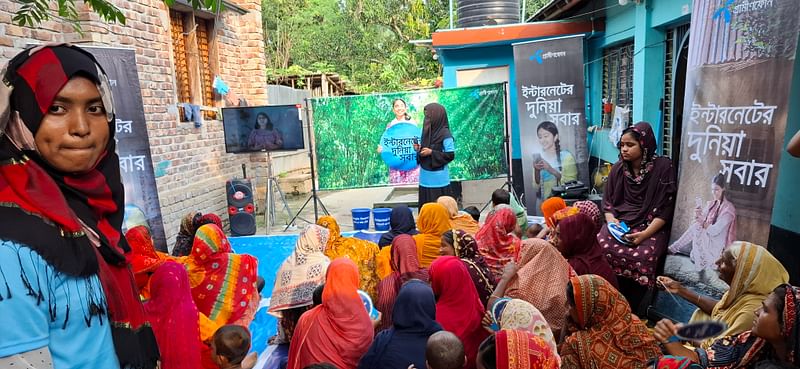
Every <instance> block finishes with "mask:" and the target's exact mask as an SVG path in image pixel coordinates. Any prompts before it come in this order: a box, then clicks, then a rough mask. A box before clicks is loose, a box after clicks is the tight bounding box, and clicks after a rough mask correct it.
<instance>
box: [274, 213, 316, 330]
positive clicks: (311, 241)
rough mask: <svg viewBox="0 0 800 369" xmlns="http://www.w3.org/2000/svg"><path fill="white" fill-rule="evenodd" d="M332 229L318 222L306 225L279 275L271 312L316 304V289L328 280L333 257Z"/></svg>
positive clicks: (277, 312) (276, 279)
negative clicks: (329, 246) (329, 251)
mask: <svg viewBox="0 0 800 369" xmlns="http://www.w3.org/2000/svg"><path fill="white" fill-rule="evenodd" d="M327 244H328V230H327V229H325V228H322V227H320V226H318V225H313V224H311V225H308V226H306V228H305V230H303V233H301V234H300V237H299V238H298V239H297V243H295V245H294V251H292V254H291V255H289V257H287V258H286V260H284V261H283V264H281V267H280V268H279V269H278V273H277V274H276V275H275V276H276V278H275V287H274V288H273V289H272V298H271V299H270V306H269V313H270V314H272V315H275V316H278V317H280V316H281V315H282V314H281V312H282V311H284V310H288V309H294V308H297V307H302V306H308V305H311V303H312V297H313V294H314V289H315V288H317V286H319V285H320V284H322V283H323V282H325V272H326V271H327V270H328V264H330V260H329V259H328V257H327V256H325V254H324V251H325V246H326V245H327Z"/></svg>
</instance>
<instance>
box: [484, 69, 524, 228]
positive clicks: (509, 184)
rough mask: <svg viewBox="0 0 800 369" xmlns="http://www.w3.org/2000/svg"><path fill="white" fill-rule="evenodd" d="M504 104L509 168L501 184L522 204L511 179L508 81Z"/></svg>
mask: <svg viewBox="0 0 800 369" xmlns="http://www.w3.org/2000/svg"><path fill="white" fill-rule="evenodd" d="M503 105H504V107H505V108H504V109H503V122H504V124H503V128H504V129H505V132H504V133H503V134H504V136H503V146H504V147H503V148H504V149H505V151H506V152H505V154H506V165H508V167H507V169H508V170H506V183H503V185H502V186H500V188H506V187H508V193H509V194H511V196H514V199H515V200H517V203H518V204H520V205H522V204H523V203H522V201H521V199H520V197H519V196H517V192H516V191H515V190H514V185H513V183H512V181H511V174H512V173H511V167H512V165H511V134H510V132H511V128H509V126H510V122H509V120H508V82H506V83H503ZM491 203H492V200H491V199H490V200H489V201H488V202H487V203H486V204H484V205H483V207H482V208H481V213H483V211H484V210H486V208H487V207H488V206H489V204H491Z"/></svg>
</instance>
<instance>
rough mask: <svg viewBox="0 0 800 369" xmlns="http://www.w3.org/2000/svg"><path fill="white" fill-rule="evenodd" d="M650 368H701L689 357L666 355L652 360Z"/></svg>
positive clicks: (701, 368)
mask: <svg viewBox="0 0 800 369" xmlns="http://www.w3.org/2000/svg"><path fill="white" fill-rule="evenodd" d="M651 368H652V369H703V367H701V366H700V364H697V363H695V362H693V361H692V360H690V359H689V358H686V357H682V356H672V355H666V356H664V357H661V358H659V359H658V360H654V361H653V365H652V366H651Z"/></svg>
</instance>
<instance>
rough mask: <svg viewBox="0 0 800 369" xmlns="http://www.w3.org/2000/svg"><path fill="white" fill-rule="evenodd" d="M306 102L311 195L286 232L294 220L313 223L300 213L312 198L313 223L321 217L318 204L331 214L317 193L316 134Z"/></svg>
mask: <svg viewBox="0 0 800 369" xmlns="http://www.w3.org/2000/svg"><path fill="white" fill-rule="evenodd" d="M305 103H306V121H307V122H308V125H307V126H306V129H307V131H308V158H309V161H310V162H311V196H309V197H308V199H306V202H304V203H303V206H301V207H300V210H298V211H297V214H295V215H294V217H292V219H291V220H290V221H289V222H288V223H286V228H284V229H283V231H284V232H286V230H288V229H289V227H290V226H291V225H293V224H294V221H295V220H297V219H298V218H300V219H302V220H303V221H305V222H306V223H312V222H310V221H308V220H306V219H303V218H302V217H300V213H302V212H303V209H305V208H306V206H308V203H309V202H311V200H312V199H313V200H314V222H313V223H316V222H317V220H318V219H319V210H318V206H319V207H321V208H322V211H323V212H325V215H330V213H329V212H328V209H326V208H325V204H323V203H322V199H320V198H319V196H318V195H317V176H316V170H315V168H314V134H313V133H312V131H311V124H312V123H311V117H312V114H311V104H310V103H309V101H308V99H305ZM313 223H312V224H313Z"/></svg>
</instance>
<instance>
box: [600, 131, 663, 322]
mask: <svg viewBox="0 0 800 369" xmlns="http://www.w3.org/2000/svg"><path fill="white" fill-rule="evenodd" d="M619 145H620V160H619V161H618V162H617V163H616V164H614V166H613V167H612V168H611V173H610V174H609V176H608V183H607V184H606V188H605V192H604V194H603V206H602V210H603V212H604V213H605V218H606V222H607V223H609V224H611V223H617V224H619V223H620V222H625V223H626V224H627V225H628V226H629V227H630V229H631V231H630V233H629V234H627V235H626V236H625V237H626V239H627V243H628V244H627V245H626V244H625V243H622V242H619V241H617V239H615V238H614V237H613V236H612V235H611V233H609V231H608V227H603V228H602V229H601V230H600V233H599V234H598V235H597V241H598V242H600V247H602V248H603V252H604V253H605V254H606V256H607V257H608V261H609V263H610V264H611V268H613V269H614V272H615V273H616V274H617V275H618V276H620V277H621V278H618V280H619V285H620V291H622V293H623V294H624V295H625V296H626V297H627V298H628V301H629V302H630V303H631V306H633V307H634V308H635V309H637V311H638V310H639V308H640V306H641V305H642V302H643V301H644V296H645V295H646V292H647V290H648V288H652V287H654V286H655V276H656V273H657V272H658V268H659V265H660V264H661V263H662V260H663V257H664V255H665V253H666V249H667V242H668V241H669V228H670V227H669V223H670V222H671V221H672V211H673V209H674V207H675V193H676V191H677V182H676V181H675V174H676V173H675V168H674V167H673V166H672V161H671V160H670V159H669V158H667V157H663V156H658V155H657V154H656V137H655V134H654V133H653V128H652V127H650V124H649V123H647V122H639V123H637V124H636V125H634V126H633V127H630V128H628V129H626V130H625V131H623V132H622V137H621V138H620V144H619Z"/></svg>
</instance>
